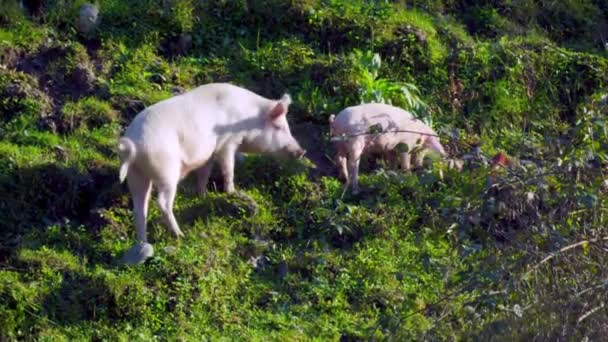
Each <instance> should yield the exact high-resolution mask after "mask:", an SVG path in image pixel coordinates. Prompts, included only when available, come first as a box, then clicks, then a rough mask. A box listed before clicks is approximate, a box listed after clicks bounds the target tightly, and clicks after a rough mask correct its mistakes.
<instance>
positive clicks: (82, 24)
mask: <svg viewBox="0 0 608 342" xmlns="http://www.w3.org/2000/svg"><path fill="white" fill-rule="evenodd" d="M98 26H99V9H98V8H97V6H95V5H93V4H86V3H85V4H82V6H80V10H79V11H78V21H77V22H76V30H78V32H79V33H81V34H83V35H90V34H91V33H93V31H95V29H97V27H98Z"/></svg>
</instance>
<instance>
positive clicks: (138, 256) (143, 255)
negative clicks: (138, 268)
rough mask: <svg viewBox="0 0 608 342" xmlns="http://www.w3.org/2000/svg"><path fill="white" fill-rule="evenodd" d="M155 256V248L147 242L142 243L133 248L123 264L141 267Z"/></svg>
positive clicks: (128, 252)
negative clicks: (140, 265)
mask: <svg viewBox="0 0 608 342" xmlns="http://www.w3.org/2000/svg"><path fill="white" fill-rule="evenodd" d="M153 255H154V248H153V247H152V245H151V244H149V243H147V242H140V243H138V244H136V245H135V246H133V247H132V248H131V249H129V250H128V251H127V253H125V255H124V256H123V257H122V262H123V263H125V264H127V265H139V264H141V263H143V262H144V261H146V260H147V259H148V258H150V257H151V256H153Z"/></svg>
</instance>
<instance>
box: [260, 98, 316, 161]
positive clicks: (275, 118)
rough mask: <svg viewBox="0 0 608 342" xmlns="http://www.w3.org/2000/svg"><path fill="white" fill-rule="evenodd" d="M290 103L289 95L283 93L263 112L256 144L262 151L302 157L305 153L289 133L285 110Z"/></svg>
mask: <svg viewBox="0 0 608 342" xmlns="http://www.w3.org/2000/svg"><path fill="white" fill-rule="evenodd" d="M290 104H291V97H290V96H289V95H288V94H285V95H283V97H282V98H281V99H280V100H279V101H275V102H273V104H272V105H271V106H270V108H269V109H268V110H267V112H266V113H263V116H264V118H263V120H264V129H263V130H262V132H261V137H260V139H257V145H258V147H259V148H260V149H262V150H263V151H264V152H268V153H272V154H277V155H282V156H288V157H293V158H298V159H300V158H302V157H303V156H304V154H305V153H306V150H304V149H303V148H302V147H301V146H300V144H299V143H298V141H297V140H296V139H295V138H294V137H293V136H292V135H291V131H290V130H289V124H288V123H287V110H288V108H289V105H290Z"/></svg>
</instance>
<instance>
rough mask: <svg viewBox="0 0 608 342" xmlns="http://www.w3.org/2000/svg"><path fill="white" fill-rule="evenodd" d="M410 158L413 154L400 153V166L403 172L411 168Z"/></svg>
mask: <svg viewBox="0 0 608 342" xmlns="http://www.w3.org/2000/svg"><path fill="white" fill-rule="evenodd" d="M410 158H411V153H409V152H401V153H399V164H400V166H401V169H402V170H403V171H408V170H409V169H410V168H411V163H410Z"/></svg>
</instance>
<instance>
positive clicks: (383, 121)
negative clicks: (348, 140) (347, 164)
mask: <svg viewBox="0 0 608 342" xmlns="http://www.w3.org/2000/svg"><path fill="white" fill-rule="evenodd" d="M413 118H414V116H413V115H412V114H411V113H410V112H408V111H405V110H403V109H401V108H398V107H394V106H391V105H387V104H383V103H366V104H362V105H358V106H352V107H347V108H345V109H344V110H342V111H341V112H340V113H338V115H337V116H336V119H335V121H334V130H335V132H336V133H337V134H359V133H366V132H368V131H369V128H370V127H371V126H374V125H380V126H382V129H383V130H387V129H402V128H404V127H405V126H407V125H408V123H409V122H411V120H412V119H413Z"/></svg>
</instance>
